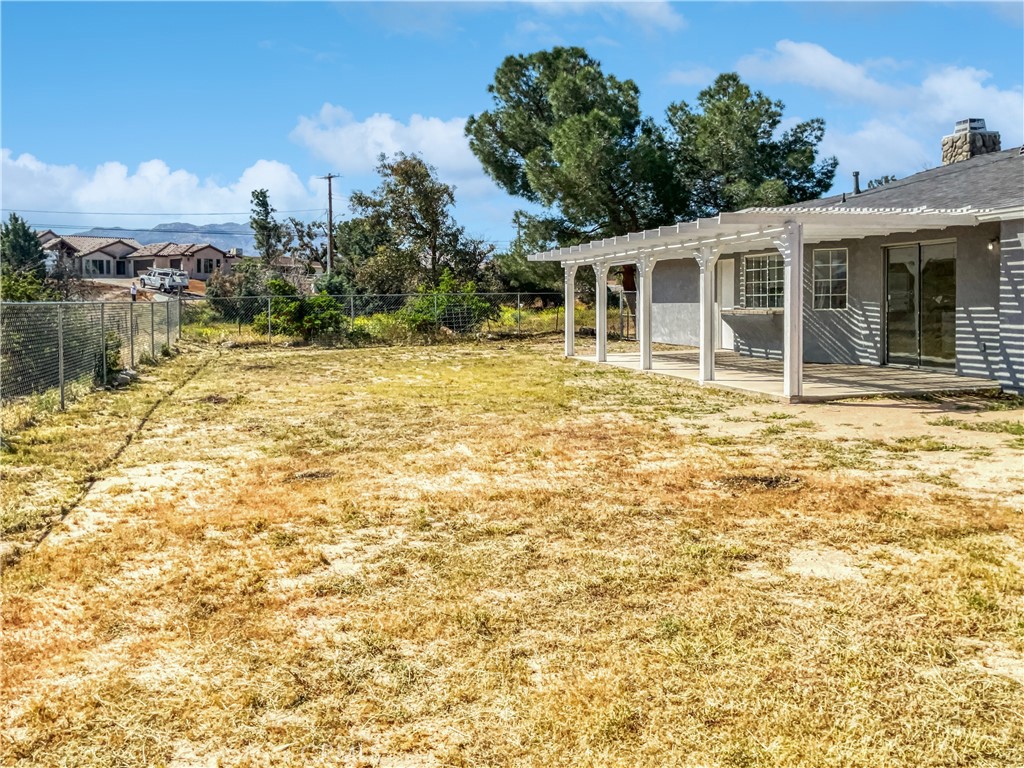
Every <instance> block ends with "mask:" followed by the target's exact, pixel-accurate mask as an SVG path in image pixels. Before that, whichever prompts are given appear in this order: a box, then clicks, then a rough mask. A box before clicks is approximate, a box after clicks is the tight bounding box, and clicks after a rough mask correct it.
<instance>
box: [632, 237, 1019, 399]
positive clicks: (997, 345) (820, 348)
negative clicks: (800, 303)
mask: <svg viewBox="0 0 1024 768" xmlns="http://www.w3.org/2000/svg"><path fill="white" fill-rule="evenodd" d="M1022 231H1024V221H1013V222H1004V223H1003V224H1002V225H1000V224H998V223H991V224H982V225H979V226H976V227H957V228H949V229H946V230H941V231H936V230H925V231H920V232H915V233H904V234H897V235H891V236H888V237H869V238H864V239H859V240H845V241H839V242H834V243H816V244H813V245H807V246H805V250H804V273H803V279H802V285H803V298H804V311H803V321H804V360H805V361H806V362H812V363H844V364H851V365H857V364H859V365H881V364H883V363H884V362H885V317H884V315H885V306H886V296H885V248H886V247H888V246H893V245H899V244H910V243H928V242H936V241H949V240H955V242H956V261H957V266H956V291H957V298H956V359H957V364H956V370H957V373H959V374H961V375H965V376H978V377H984V378H993V379H997V380H998V381H999V382H1000V383H1001V384H1003V385H1004V386H1005V387H1007V388H1010V389H1014V390H1020V389H1022V388H1024V308H1022V307H1024V245H1022V244H1021V241H1020V237H1019V235H1020V233H1021V232H1022ZM997 238H998V239H999V240H1000V247H999V248H993V249H990V248H989V245H990V243H992V242H993V241H994V240H995V239H997ZM822 248H846V249H847V252H848V259H849V260H848V277H847V281H848V288H847V307H846V309H838V310H837V309H829V310H821V309H814V301H813V282H812V280H813V252H814V250H815V249H822ZM758 253H771V251H760V252H758ZM751 255H754V254H753V253H752V254H751ZM723 258H726V257H723ZM742 273H743V267H742V259H741V258H739V257H737V264H736V283H737V285H736V296H742ZM699 280H700V271H699V269H698V267H697V263H696V261H694V260H691V259H684V260H673V261H664V262H659V263H658V264H657V266H656V267H655V269H654V284H653V300H654V306H653V311H652V316H651V319H652V327H653V339H654V341H657V342H665V343H669V344H685V345H693V346H695V345H697V344H698V343H699V339H698V327H699V295H698V291H699ZM724 321H725V323H726V324H727V325H728V326H729V327H731V328H732V330H733V333H734V336H735V349H736V351H737V352H739V353H741V354H744V355H749V356H751V357H756V358H763V359H781V358H782V338H783V315H782V313H781V311H779V312H778V313H776V314H750V315H745V314H739V315H731V316H730V315H727V316H725V317H724Z"/></svg>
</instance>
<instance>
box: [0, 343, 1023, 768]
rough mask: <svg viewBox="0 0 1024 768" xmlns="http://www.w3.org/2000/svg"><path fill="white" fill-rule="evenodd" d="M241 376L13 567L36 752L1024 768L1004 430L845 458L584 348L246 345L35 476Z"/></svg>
mask: <svg viewBox="0 0 1024 768" xmlns="http://www.w3.org/2000/svg"><path fill="white" fill-rule="evenodd" d="M206 357H209V358H210V359H209V363H208V364H207V365H206V366H205V367H204V368H203V369H202V370H201V371H200V372H199V373H198V374H197V375H195V377H194V378H191V379H189V380H188V381H187V383H185V384H184V386H182V387H181V389H179V390H178V391H177V392H176V393H175V394H174V395H173V396H172V397H168V398H165V399H164V400H163V401H162V402H161V403H160V404H159V406H158V407H157V408H156V409H155V410H154V411H153V413H152V415H151V416H150V418H149V419H148V421H147V423H146V424H145V426H144V428H143V429H142V430H141V431H140V432H139V434H138V435H137V437H136V438H135V439H134V440H133V441H132V442H131V444H130V445H129V446H128V447H127V449H126V450H124V451H123V453H121V454H120V456H119V457H118V458H117V460H116V461H114V462H113V463H112V464H110V466H109V467H107V468H106V469H105V470H103V471H102V472H101V473H99V477H98V478H97V480H96V482H95V484H94V485H92V487H91V489H90V490H89V492H88V493H87V494H86V495H85V497H84V498H83V499H82V501H81V503H80V504H78V505H77V507H76V508H75V510H74V511H73V512H72V514H71V515H69V516H68V518H67V519H66V521H65V522H64V523H62V524H60V525H59V526H58V527H57V529H56V530H55V531H54V532H53V533H52V534H51V535H50V536H49V537H48V538H47V540H46V541H45V542H44V543H43V545H42V546H40V547H39V548H38V549H37V550H35V551H34V552H32V553H31V554H28V555H26V556H25V557H23V558H22V560H21V561H20V562H19V563H18V564H17V565H16V566H14V567H11V568H9V569H8V570H7V571H6V572H5V573H4V574H3V593H4V605H3V620H4V626H3V665H4V670H3V671H4V681H3V690H4V698H3V709H2V713H0V716H2V720H0V731H2V735H0V739H2V742H0V750H2V751H0V754H2V756H3V760H4V761H5V762H6V763H8V764H13V765H46V766H50V765H76V766H93V765H96V766H108V765H109V766H127V765H158V766H159V765H164V766H199V765H204V766H205V765H211V764H219V765H222V766H265V765H266V766H304V765H337V766H357V765H366V766H374V765H380V766H406V767H408V768H423V767H425V766H485V765H486V766H559V765H566V766H568V765H572V766H669V765H673V766H676V765H678V766H693V768H696V767H697V766H722V767H725V766H825V765H828V766H865V767H867V766H871V767H874V766H949V765H972V766H1019V765H1022V764H1024V715H1022V712H1024V560H1022V555H1021V551H1022V543H1024V520H1022V517H1021V514H1020V511H1019V509H1016V508H1015V506H1014V505H1013V504H1009V503H1007V501H1006V498H1007V496H1006V494H1005V493H1003V492H1001V491H998V492H997V491H993V492H985V491H979V490H976V489H972V490H969V491H968V490H964V488H963V487H961V485H960V484H959V483H958V482H957V481H956V480H955V479H954V476H953V475H951V474H949V473H946V474H935V472H934V471H933V469H932V468H931V465H930V463H929V462H930V460H931V457H932V456H934V455H937V453H938V452H940V451H941V453H942V455H943V456H947V455H949V456H955V457H957V458H958V459H959V466H960V467H961V468H962V469H963V470H964V471H966V472H969V471H970V467H971V464H972V462H973V463H975V464H978V465H979V466H980V465H981V464H982V463H984V462H985V461H988V460H991V459H992V457H993V455H994V454H996V453H998V454H1000V455H1004V453H1005V452H1010V453H1009V454H1008V455H1011V456H1012V455H1014V454H1013V452H1016V454H1017V455H1019V454H1020V450H1019V447H1015V445H1013V444H1010V443H1006V442H1005V441H1004V442H1000V440H1002V439H1003V437H1004V436H1002V435H1000V434H997V433H984V432H978V433H974V432H971V433H967V432H964V431H962V430H960V431H959V434H958V435H957V438H958V439H959V438H960V436H966V437H969V438H970V439H972V440H975V439H976V440H987V441H988V442H986V443H977V444H970V445H968V444H964V445H959V444H958V443H956V442H955V441H953V440H951V439H950V438H949V437H948V435H949V434H955V433H957V430H956V428H955V427H948V428H945V427H941V428H940V427H935V428H934V431H933V432H927V433H925V432H921V433H916V434H905V435H897V434H893V435H891V436H889V437H888V438H887V439H885V440H879V439H870V438H864V439H861V438H857V437H853V436H852V437H851V438H850V439H849V440H848V441H846V442H844V443H837V442H836V441H834V440H824V439H819V438H816V437H815V433H816V426H815V421H814V419H815V416H814V413H815V411H814V410H813V409H805V410H803V411H801V413H800V418H799V419H787V418H785V416H786V415H787V414H785V413H783V414H782V415H780V414H779V411H778V408H777V407H776V406H773V405H771V404H765V403H757V402H755V401H751V400H749V399H747V398H744V397H742V396H739V395H733V394H725V393H715V392H708V391H702V390H699V389H696V388H694V387H692V386H689V385H687V384H685V383H682V382H678V381H674V380H668V379H660V378H655V377H650V376H639V375H635V374H632V373H630V372H627V371H622V370H617V369H610V368H599V367H596V366H593V365H588V364H585V363H579V362H575V361H564V360H562V359H560V357H559V356H558V352H557V347H556V346H555V344H549V345H541V346H532V345H528V344H521V345H516V344H507V345H505V346H504V347H496V346H470V345H467V346H452V347H444V348H396V349H375V350H341V351H337V350H334V351H325V350H307V349H233V350H229V351H226V352H225V353H224V354H222V355H220V356H217V357H213V356H212V355H211V354H209V353H203V354H202V355H199V356H197V355H190V356H186V359H184V360H181V361H177V362H175V363H173V364H172V366H171V367H168V368H167V369H166V370H165V372H163V373H158V372H157V371H159V370H160V369H155V370H154V371H152V372H151V373H150V376H152V377H159V378H160V379H162V381H157V380H153V381H146V382H143V383H142V384H141V385H140V386H139V387H138V388H137V390H136V391H134V392H132V393H128V394H125V393H119V394H116V395H103V396H100V397H98V398H97V399H95V400H87V401H85V404H86V405H88V404H89V403H90V402H91V403H92V407H82V408H81V409H80V410H79V411H77V418H76V419H74V420H70V419H67V418H66V417H64V416H55V417H52V419H50V420H47V421H45V422H42V423H40V424H38V425H36V426H34V427H32V428H31V429H30V430H28V431H27V432H26V433H24V434H22V435H21V436H20V439H18V440H15V441H14V443H15V446H16V447H17V448H18V453H16V454H14V455H13V456H10V457H7V459H6V461H7V465H8V472H9V474H8V477H7V483H8V484H9V487H10V488H12V489H14V490H16V491H18V492H20V491H21V490H23V489H27V488H29V487H30V485H31V483H32V482H34V480H33V479H32V478H33V477H34V476H35V475H34V474H33V473H41V474H40V476H45V475H46V474H47V473H51V472H54V471H56V470H54V469H53V467H54V466H64V467H65V468H66V467H77V466H79V465H85V464H89V463H90V462H91V461H93V460H94V457H96V456H105V455H107V454H108V452H109V451H111V450H113V449H114V448H116V446H117V444H118V440H119V439H122V438H123V433H124V431H126V430H128V429H131V428H132V426H133V425H132V424H131V423H130V422H131V418H132V414H134V413H136V412H137V408H138V407H140V406H134V405H133V406H132V407H130V408H129V407H128V406H127V405H125V404H126V403H129V402H131V403H142V402H152V401H153V398H156V397H157V396H158V394H157V393H158V392H161V391H166V390H167V389H168V387H169V385H170V384H172V383H174V382H181V381H184V380H185V377H186V375H187V373H188V372H189V371H190V370H192V369H191V368H189V367H188V366H195V364H196V362H197V361H199V360H200V359H205V358H206ZM118 398H124V399H122V400H118ZM147 398H148V399H147ZM118 403H121V404H122V405H117V404H118ZM76 408H78V406H76ZM118 409H121V411H119V410H118ZM119 413H120V414H121V415H122V416H123V417H124V418H123V423H122V422H118V423H119V424H121V429H120V431H119V430H116V429H112V428H109V426H104V427H103V428H100V426H99V425H100V424H103V425H109V424H110V422H111V420H113V419H116V418H117V416H118V414H119ZM1000 418H1001V419H1004V420H1005V419H1016V420H1018V421H1019V412H1008V413H1003V414H1000ZM730 420H732V421H730ZM922 424H924V422H923V421H922ZM734 426H742V427H749V429H744V430H733V431H729V430H728V429H724V427H730V428H731V427H734ZM925 429H928V428H927V427H925ZM943 429H945V430H946V431H942V430H943ZM940 433H941V434H940ZM901 437H902V438H906V439H905V440H904V441H903V442H899V438H901ZM65 440H74V442H69V443H62V441H65ZM929 441H931V442H929ZM937 444H938V445H941V446H942V448H941V449H940V448H937V447H936V445H937ZM61 445H65V446H67V447H66V448H63V449H62V448H60V447H59V446H61ZM47 446H49V447H48V448H47ZM979 446H982V447H979ZM985 451H987V452H988V453H987V454H986V453H985ZM62 461H63V462H64V464H60V462H62ZM14 467H16V468H17V472H14V471H12V469H11V468H14ZM62 471H65V474H68V473H71V474H73V471H72V470H68V469H65V470H62ZM937 477H941V478H943V480H942V481H941V482H940V481H937V480H936V479H935V478H937ZM915 478H916V479H915ZM65 479H66V482H68V483H70V484H71V485H74V482H72V481H73V479H74V478H71V480H67V478H65ZM33 498H35V497H33V496H31V495H25V496H24V500H23V501H22V502H20V505H21V506H20V507H19V506H18V505H14V506H15V507H17V508H18V509H21V510H22V513H23V514H25V515H29V516H31V514H32V512H31V510H30V509H28V508H29V507H32V505H33V504H34V503H36V502H34V501H33ZM22 508H24V509H22ZM16 511H17V510H16ZM37 517H38V515H37Z"/></svg>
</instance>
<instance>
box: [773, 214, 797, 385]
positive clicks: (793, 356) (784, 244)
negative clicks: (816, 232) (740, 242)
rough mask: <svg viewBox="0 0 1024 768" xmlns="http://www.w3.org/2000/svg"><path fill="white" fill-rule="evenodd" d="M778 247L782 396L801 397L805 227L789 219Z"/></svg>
mask: <svg viewBox="0 0 1024 768" xmlns="http://www.w3.org/2000/svg"><path fill="white" fill-rule="evenodd" d="M775 247H776V248H778V249H779V253H781V254H782V263H783V273H782V280H783V284H782V300H783V307H784V312H783V332H782V395H783V397H789V398H798V397H800V396H801V395H802V394H803V390H804V322H803V315H804V280H803V274H804V230H803V225H802V224H800V223H799V222H796V221H787V222H786V231H785V234H783V235H782V236H781V237H780V238H779V239H778V240H776V241H775Z"/></svg>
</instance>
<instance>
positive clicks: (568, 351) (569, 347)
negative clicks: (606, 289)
mask: <svg viewBox="0 0 1024 768" xmlns="http://www.w3.org/2000/svg"><path fill="white" fill-rule="evenodd" d="M562 266H563V267H565V356H566V357H572V356H573V355H575V354H576V269H577V267H576V265H575V264H563V265H562Z"/></svg>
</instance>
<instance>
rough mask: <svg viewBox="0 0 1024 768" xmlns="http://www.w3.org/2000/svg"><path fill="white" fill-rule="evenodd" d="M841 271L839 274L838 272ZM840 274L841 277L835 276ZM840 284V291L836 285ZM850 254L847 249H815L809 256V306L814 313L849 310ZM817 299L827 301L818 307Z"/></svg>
mask: <svg viewBox="0 0 1024 768" xmlns="http://www.w3.org/2000/svg"><path fill="white" fill-rule="evenodd" d="M840 270H841V272H840ZM838 274H841V275H842V276H841V277H839V276H837V275H838ZM839 283H842V291H841V292H840V291H838V290H837V289H836V285H837V284H839ZM849 297H850V252H849V250H848V249H847V248H815V249H814V251H813V252H812V254H811V306H812V307H813V308H814V311H815V312H843V311H845V310H847V309H849V308H850V301H849ZM819 299H827V301H825V302H824V303H825V304H826V306H819Z"/></svg>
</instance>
